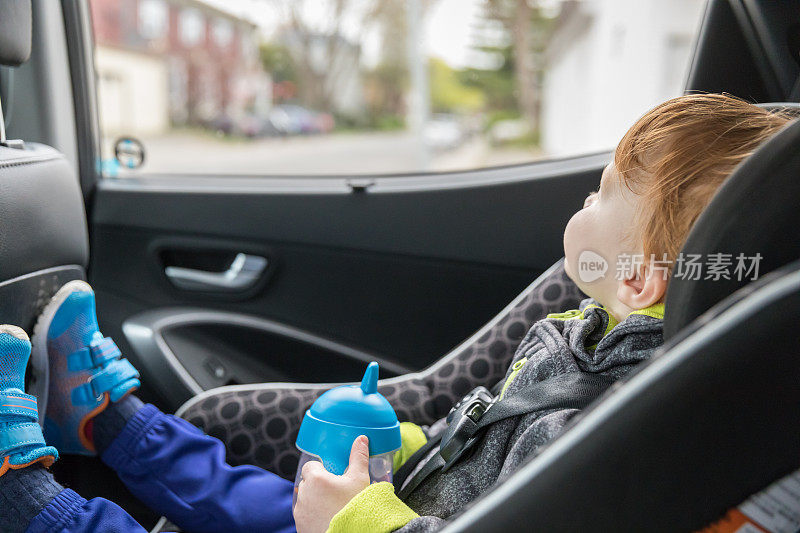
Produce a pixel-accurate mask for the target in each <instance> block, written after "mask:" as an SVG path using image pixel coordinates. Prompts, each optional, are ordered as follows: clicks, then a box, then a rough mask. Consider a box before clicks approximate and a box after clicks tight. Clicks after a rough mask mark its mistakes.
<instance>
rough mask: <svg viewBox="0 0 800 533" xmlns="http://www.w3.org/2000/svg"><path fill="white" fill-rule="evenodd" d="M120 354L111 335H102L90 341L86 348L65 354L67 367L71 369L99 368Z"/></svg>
mask: <svg viewBox="0 0 800 533" xmlns="http://www.w3.org/2000/svg"><path fill="white" fill-rule="evenodd" d="M121 355H122V352H120V350H119V348H118V347H117V344H116V343H115V342H114V340H113V339H112V338H111V337H103V338H102V339H100V340H97V341H92V342H91V344H89V346H87V347H86V348H81V349H80V350H78V351H76V352H73V353H71V354H69V355H68V356H67V369H68V370H71V371H79V370H90V369H92V368H101V367H102V366H103V365H105V364H106V363H108V362H109V361H112V360H113V359H117V358H118V357H120V356H121Z"/></svg>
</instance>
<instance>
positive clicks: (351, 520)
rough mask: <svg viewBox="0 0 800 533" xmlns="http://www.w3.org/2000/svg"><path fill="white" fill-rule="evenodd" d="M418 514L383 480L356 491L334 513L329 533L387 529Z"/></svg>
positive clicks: (385, 531)
mask: <svg viewBox="0 0 800 533" xmlns="http://www.w3.org/2000/svg"><path fill="white" fill-rule="evenodd" d="M418 517H419V515H418V514H417V513H415V512H414V511H412V510H411V508H410V507H409V506H408V505H406V504H404V503H403V502H402V501H401V500H400V498H398V497H397V496H395V494H394V486H392V484H391V483H387V482H386V481H383V482H381V483H373V484H372V485H370V486H369V487H367V488H365V489H364V490H362V491H361V492H359V493H358V494H356V496H355V497H354V498H353V499H352V500H350V501H349V502H348V503H347V505H345V506H344V507H343V508H342V510H341V511H339V512H338V513H336V514H335V515H334V517H333V519H332V520H331V524H330V526H328V533H390V532H391V531H394V530H396V529H400V528H401V527H403V526H404V525H406V524H408V523H409V522H410V521H412V520H413V519H415V518H418Z"/></svg>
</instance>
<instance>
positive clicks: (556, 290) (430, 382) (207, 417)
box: [176, 260, 584, 478]
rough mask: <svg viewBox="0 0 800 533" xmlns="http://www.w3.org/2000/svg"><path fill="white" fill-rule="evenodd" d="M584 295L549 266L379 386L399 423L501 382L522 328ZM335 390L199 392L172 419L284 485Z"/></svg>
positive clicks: (426, 416)
mask: <svg viewBox="0 0 800 533" xmlns="http://www.w3.org/2000/svg"><path fill="white" fill-rule="evenodd" d="M582 298H584V296H583V295H582V294H581V292H580V291H579V290H578V288H577V287H576V286H575V284H574V283H572V281H571V280H570V279H569V278H568V277H567V275H566V273H565V272H564V267H563V260H561V261H559V262H558V263H556V264H555V265H553V266H552V267H550V268H549V269H548V270H547V271H546V272H545V273H543V274H542V275H541V276H540V277H539V278H537V279H536V281H534V282H533V283H532V284H531V285H529V286H528V287H527V288H526V289H525V290H524V291H523V292H522V293H521V294H520V295H519V296H517V298H516V299H514V301H512V302H511V303H510V304H509V305H508V306H507V307H506V308H505V309H503V310H502V311H501V312H500V313H499V314H498V315H497V316H496V317H495V318H494V319H492V320H491V321H490V322H489V323H488V324H486V325H485V326H484V327H482V328H481V329H480V330H478V332H476V333H475V334H474V335H473V336H472V337H470V338H469V339H467V340H466V341H464V342H463V343H461V344H460V345H459V346H458V347H456V348H455V349H453V350H452V351H450V352H449V353H448V354H447V355H445V356H444V357H443V358H442V359H440V360H439V361H437V362H436V363H435V364H433V365H431V366H430V367H428V368H427V369H425V370H423V371H421V372H417V373H414V374H407V375H404V376H399V377H396V378H392V379H387V380H383V381H381V382H380V387H379V390H380V392H381V393H382V394H383V395H384V396H386V398H387V399H388V400H389V402H391V404H392V406H393V407H394V408H395V410H396V411H397V416H398V418H399V419H400V420H401V421H410V422H414V423H416V424H420V425H426V424H432V423H433V422H435V421H436V420H438V419H439V418H441V417H443V416H445V415H446V414H447V412H448V411H449V409H450V407H452V405H453V404H454V403H455V402H456V401H457V400H459V399H461V398H462V397H463V396H464V394H466V393H467V392H469V391H470V390H472V389H473V388H475V387H477V386H479V385H484V386H492V385H494V384H495V383H496V382H497V381H499V380H500V379H502V377H503V376H504V375H505V372H506V369H507V368H508V364H509V362H510V361H511V357H512V356H513V355H514V351H515V350H516V348H517V346H518V345H519V343H520V341H521V340H522V338H523V336H524V335H525V333H526V331H527V330H528V329H529V327H530V325H531V324H532V323H533V322H535V321H537V320H539V319H541V318H543V317H544V316H545V315H547V314H548V313H555V312H561V311H564V310H567V309H574V308H577V306H578V304H579V303H580V301H581V299H582ZM332 386H335V384H321V385H320V384H297V383H264V384H256V385H234V386H229V387H220V388H218V389H213V390H210V391H207V392H205V393H203V394H200V395H198V396H197V397H195V398H193V399H191V400H189V401H188V402H187V403H186V404H184V405H183V406H182V407H181V408H180V409H179V410H178V412H177V413H176V414H177V415H178V416H181V417H183V418H184V419H186V420H188V421H189V422H191V423H192V424H194V425H196V426H197V427H199V428H200V429H202V430H203V431H205V432H206V433H208V434H209V435H212V436H214V437H217V438H218V439H220V440H221V441H222V442H224V443H225V445H226V447H227V452H228V457H227V458H228V462H230V463H231V464H234V465H238V464H252V465H256V466H260V467H262V468H264V469H267V470H270V471H272V472H275V473H277V474H279V475H281V476H283V477H286V478H292V477H293V476H294V473H295V469H296V468H297V460H298V458H299V452H298V451H297V449H296V448H295V446H294V441H295V438H296V437H297V431H298V430H299V428H300V422H301V421H302V418H303V414H304V413H305V411H306V409H308V407H309V406H310V405H311V403H313V401H314V400H315V399H316V398H317V397H318V396H319V395H320V394H322V393H323V392H325V391H326V390H328V389H329V388H331V387H332Z"/></svg>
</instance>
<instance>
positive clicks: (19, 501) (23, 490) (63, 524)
mask: <svg viewBox="0 0 800 533" xmlns="http://www.w3.org/2000/svg"><path fill="white" fill-rule="evenodd" d="M0 531H2V532H3V533H22V532H26V533H44V532H53V533H55V532H59V533H69V532H74V533H90V532H95V531H109V532H119V533H123V532H124V533H145V529H144V528H143V527H142V526H140V525H139V524H137V523H136V521H135V520H134V519H133V518H131V516H130V515H129V514H128V513H126V512H125V511H123V510H122V508H120V507H119V506H118V505H115V504H113V503H112V502H110V501H108V500H104V499H103V498H94V499H92V500H90V501H86V500H84V499H83V498H81V497H80V496H78V495H77V494H76V493H75V492H73V491H71V490H69V489H65V488H64V487H62V486H61V485H59V484H58V483H56V482H55V481H54V480H53V476H52V475H51V474H50V472H49V471H47V470H46V469H45V468H44V467H42V466H41V465H38V464H34V465H31V466H28V467H26V468H23V469H19V470H9V471H7V472H6V473H5V474H4V475H2V476H0Z"/></svg>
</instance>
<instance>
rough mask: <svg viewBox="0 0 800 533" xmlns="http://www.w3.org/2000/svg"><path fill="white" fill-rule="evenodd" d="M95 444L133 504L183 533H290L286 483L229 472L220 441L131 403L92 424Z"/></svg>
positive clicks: (242, 469) (266, 475) (251, 471)
mask: <svg viewBox="0 0 800 533" xmlns="http://www.w3.org/2000/svg"><path fill="white" fill-rule="evenodd" d="M115 431H116V432H117V434H116V436H114V437H113V438H112V439H109V437H110V436H111V435H112V434H113V433H114V432H115ZM94 442H95V445H96V447H97V450H98V452H99V454H100V457H101V458H102V459H103V461H104V462H105V463H106V464H107V465H109V466H110V467H111V468H113V469H114V470H115V471H116V472H117V474H118V475H119V477H120V479H121V480H122V482H123V483H124V484H125V486H126V487H128V489H129V490H130V491H131V492H132V493H133V494H134V495H135V496H136V497H137V498H139V499H140V500H141V501H142V502H143V503H145V504H146V505H147V506H148V507H150V508H151V509H153V510H154V511H156V512H158V513H160V514H163V515H165V516H166V517H167V518H169V519H170V520H171V521H172V522H174V523H175V524H177V525H178V526H180V527H182V528H183V529H185V530H188V531H200V532H202V531H276V532H277V531H281V532H283V531H287V532H289V531H294V520H293V518H292V490H293V484H292V483H291V482H289V481H286V480H285V479H282V478H280V477H278V476H276V475H275V474H272V473H270V472H266V471H264V470H262V469H260V468H256V467H254V466H237V467H232V466H230V465H228V464H227V463H226V462H225V448H224V446H223V445H222V443H221V442H220V441H219V440H217V439H214V438H212V437H209V436H207V435H204V434H203V433H202V432H201V431H200V430H198V429H197V428H196V427H194V426H193V425H191V424H189V423H188V422H186V421H184V420H181V419H179V418H176V417H174V416H170V415H165V414H164V413H162V412H160V411H159V410H158V409H157V408H155V407H154V406H152V405H145V406H142V403H141V402H140V401H139V400H138V399H137V398H136V397H134V396H129V397H127V398H125V399H124V400H123V401H122V402H120V403H118V404H113V405H112V406H111V407H110V408H109V409H107V410H106V411H105V412H103V413H102V414H100V415H99V416H98V417H97V418H96V419H95V422H94Z"/></svg>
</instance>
